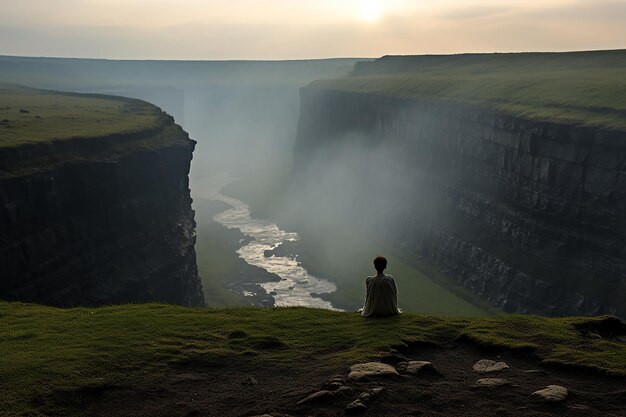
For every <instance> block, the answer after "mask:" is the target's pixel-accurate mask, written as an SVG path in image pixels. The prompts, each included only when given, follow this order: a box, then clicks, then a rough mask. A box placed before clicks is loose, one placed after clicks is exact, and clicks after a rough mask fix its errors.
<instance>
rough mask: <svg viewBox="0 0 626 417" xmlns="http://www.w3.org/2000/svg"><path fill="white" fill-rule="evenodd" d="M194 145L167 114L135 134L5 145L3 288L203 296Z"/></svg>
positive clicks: (49, 300) (110, 300)
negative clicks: (193, 193)
mask: <svg viewBox="0 0 626 417" xmlns="http://www.w3.org/2000/svg"><path fill="white" fill-rule="evenodd" d="M194 146H195V142H194V141H193V140H191V139H189V137H188V135H187V134H186V133H185V132H184V131H183V130H182V129H181V128H180V127H179V126H177V125H175V124H174V120H173V119H172V118H171V117H169V116H167V115H165V114H162V115H161V116H160V121H159V123H158V126H156V127H154V128H151V129H147V130H145V131H140V132H135V133H132V134H125V135H124V134H121V135H111V136H106V137H100V138H82V139H81V138H77V139H75V140H68V141H63V142H56V143H55V142H51V143H46V144H39V145H37V144H35V145H32V146H23V147H20V148H17V149H5V150H2V152H0V160H1V161H2V162H3V165H4V166H3V168H4V169H3V170H2V172H1V174H2V175H1V176H0V270H1V271H2V275H1V277H0V298H2V299H7V300H21V301H28V302H37V303H45V304H50V305H56V306H76V305H102V304H114V303H133V302H148V301H159V302H167V303H175V304H182V305H189V306H197V305H202V304H203V303H204V301H203V295H202V290H201V284H200V280H199V278H198V274H197V266H196V259H195V250H194V243H195V231H194V227H195V222H194V212H193V210H192V209H191V197H190V191H189V182H188V173H189V168H190V162H191V158H192V152H193V149H194Z"/></svg>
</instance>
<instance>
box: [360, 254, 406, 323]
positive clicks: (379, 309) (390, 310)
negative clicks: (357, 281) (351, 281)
mask: <svg viewBox="0 0 626 417" xmlns="http://www.w3.org/2000/svg"><path fill="white" fill-rule="evenodd" d="M374 268H376V272H377V274H376V276H373V277H367V278H366V279H365V288H366V291H365V304H364V305H363V308H361V309H359V310H358V312H360V313H361V316H363V317H374V316H376V317H380V316H390V315H394V314H400V313H402V311H401V310H400V309H399V308H398V288H397V287H396V281H395V280H394V279H393V277H392V276H391V275H385V274H384V273H383V271H384V270H385V268H387V259H385V257H384V256H377V257H376V259H374Z"/></svg>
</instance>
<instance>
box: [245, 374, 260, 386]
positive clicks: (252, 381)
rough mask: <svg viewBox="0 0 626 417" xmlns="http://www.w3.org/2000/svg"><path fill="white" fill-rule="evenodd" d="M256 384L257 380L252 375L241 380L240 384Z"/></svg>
mask: <svg viewBox="0 0 626 417" xmlns="http://www.w3.org/2000/svg"><path fill="white" fill-rule="evenodd" d="M256 384H258V381H257V380H256V379H254V377H251V376H249V377H248V378H246V379H244V380H243V381H241V385H256Z"/></svg>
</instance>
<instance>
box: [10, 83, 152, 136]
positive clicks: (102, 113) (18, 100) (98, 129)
mask: <svg viewBox="0 0 626 417" xmlns="http://www.w3.org/2000/svg"><path fill="white" fill-rule="evenodd" d="M160 115H161V112H160V110H159V109H158V108H157V107H155V106H152V105H150V104H148V103H144V102H141V101H139V100H128V99H121V98H120V99H116V98H114V97H104V96H87V95H76V94H69V93H67V94H66V93H60V92H52V91H42V90H32V89H26V88H18V87H9V86H0V148H7V147H15V146H19V145H22V144H26V143H38V142H47V141H53V140H63V139H71V138H80V137H102V136H107V135H111V134H120V133H131V132H137V131H141V130H144V129H147V128H152V127H156V126H157V125H158V124H159V122H160Z"/></svg>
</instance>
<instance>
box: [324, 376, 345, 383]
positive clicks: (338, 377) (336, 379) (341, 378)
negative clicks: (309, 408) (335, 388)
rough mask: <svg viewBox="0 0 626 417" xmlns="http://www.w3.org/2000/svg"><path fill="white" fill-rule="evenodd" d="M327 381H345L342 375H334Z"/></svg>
mask: <svg viewBox="0 0 626 417" xmlns="http://www.w3.org/2000/svg"><path fill="white" fill-rule="evenodd" d="M328 381H329V382H341V383H343V382H345V380H344V379H343V376H341V375H334V376H333V377H332V378H330V379H329V380H328Z"/></svg>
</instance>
